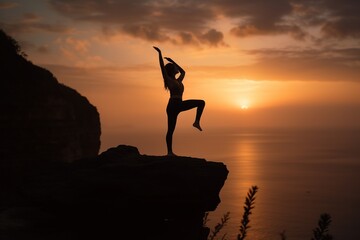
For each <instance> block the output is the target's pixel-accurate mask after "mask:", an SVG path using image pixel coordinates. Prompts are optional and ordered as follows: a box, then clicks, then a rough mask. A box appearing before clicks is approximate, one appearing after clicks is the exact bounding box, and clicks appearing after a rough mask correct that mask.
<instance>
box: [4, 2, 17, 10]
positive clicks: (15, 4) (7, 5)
mask: <svg viewBox="0 0 360 240" xmlns="http://www.w3.org/2000/svg"><path fill="white" fill-rule="evenodd" d="M17 6H18V4H17V3H14V2H1V3H0V9H9V8H14V7H17Z"/></svg>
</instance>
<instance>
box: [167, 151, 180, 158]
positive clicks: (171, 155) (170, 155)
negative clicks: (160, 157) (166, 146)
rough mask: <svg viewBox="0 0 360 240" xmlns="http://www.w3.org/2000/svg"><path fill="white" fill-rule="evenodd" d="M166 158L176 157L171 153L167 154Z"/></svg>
mask: <svg viewBox="0 0 360 240" xmlns="http://www.w3.org/2000/svg"><path fill="white" fill-rule="evenodd" d="M166 156H168V157H176V156H177V155H176V154H175V153H173V152H170V153H168V154H167V155H166Z"/></svg>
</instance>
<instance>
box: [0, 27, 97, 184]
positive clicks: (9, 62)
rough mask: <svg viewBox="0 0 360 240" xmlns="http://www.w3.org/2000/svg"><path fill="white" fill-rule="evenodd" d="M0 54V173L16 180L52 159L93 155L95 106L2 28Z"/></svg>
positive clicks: (94, 154)
mask: <svg viewBox="0 0 360 240" xmlns="http://www.w3.org/2000/svg"><path fill="white" fill-rule="evenodd" d="M0 53H1V54H0V91H1V93H0V109H1V112H0V132H1V138H0V157H1V159H0V167H1V169H2V170H3V171H2V172H0V175H1V176H3V177H5V178H6V179H7V181H9V179H10V178H11V177H13V178H17V179H18V180H19V179H20V178H21V177H22V176H23V175H24V174H27V172H29V171H31V170H32V169H36V168H38V167H39V166H42V165H43V164H44V163H47V162H50V161H55V162H56V161H60V162H62V161H66V162H71V161H74V160H76V159H81V158H87V157H94V156H97V155H98V152H99V149H100V134H101V128H100V117H99V113H98V111H97V109H96V107H95V106H93V105H92V104H91V103H90V102H89V101H88V100H87V99H86V98H85V97H84V96H82V95H80V94H79V93H78V92H77V91H75V90H74V89H71V88H69V87H67V86H65V85H63V84H60V83H59V82H58V81H57V79H56V78H55V77H54V76H53V75H52V73H51V72H49V71H48V70H46V69H44V68H41V67H39V66H36V65H34V64H32V63H31V62H30V61H28V60H27V59H26V58H25V57H24V56H25V54H24V53H23V52H21V49H20V47H19V45H18V44H17V42H16V41H15V40H14V39H13V38H11V37H10V36H8V35H7V34H6V33H5V32H3V31H2V30H0ZM16 176H17V177H16ZM0 180H2V181H4V180H5V179H2V178H1V177H0Z"/></svg>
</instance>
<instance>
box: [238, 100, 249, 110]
mask: <svg viewBox="0 0 360 240" xmlns="http://www.w3.org/2000/svg"><path fill="white" fill-rule="evenodd" d="M249 106H250V105H249V101H248V100H241V101H238V107H240V109H241V110H248V109H249Z"/></svg>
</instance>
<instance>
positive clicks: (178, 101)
mask: <svg viewBox="0 0 360 240" xmlns="http://www.w3.org/2000/svg"><path fill="white" fill-rule="evenodd" d="M154 48H155V50H156V51H157V52H158V53H159V62H160V69H161V73H162V76H163V79H164V87H165V89H166V90H170V98H169V102H168V104H167V107H166V113H167V119H168V129H167V133H166V145H167V151H168V156H176V155H175V154H174V152H173V150H172V137H173V133H174V130H175V126H176V120H177V116H178V115H179V113H180V112H183V111H186V110H189V109H192V108H197V110H196V116H195V121H194V123H193V126H194V127H195V128H197V129H199V130H200V131H202V129H201V127H200V118H201V115H202V112H203V110H204V107H205V101H204V100H195V99H191V100H185V101H183V100H182V95H183V92H184V85H183V83H182V81H183V80H184V77H185V71H184V69H182V68H181V67H180V66H179V65H178V64H177V63H175V61H174V60H172V59H171V58H168V57H165V59H166V60H168V61H169V63H167V64H166V65H164V61H163V57H162V54H161V50H160V49H159V48H158V47H154ZM178 73H180V76H179V77H176V74H178Z"/></svg>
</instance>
